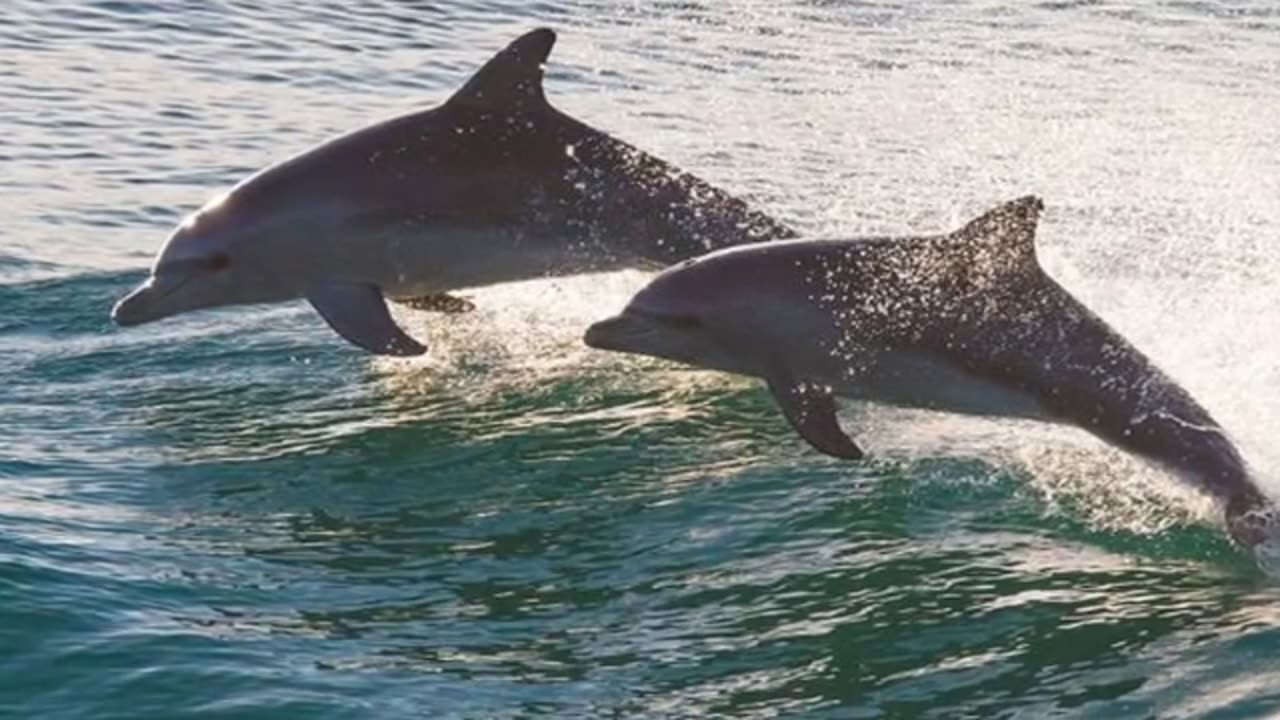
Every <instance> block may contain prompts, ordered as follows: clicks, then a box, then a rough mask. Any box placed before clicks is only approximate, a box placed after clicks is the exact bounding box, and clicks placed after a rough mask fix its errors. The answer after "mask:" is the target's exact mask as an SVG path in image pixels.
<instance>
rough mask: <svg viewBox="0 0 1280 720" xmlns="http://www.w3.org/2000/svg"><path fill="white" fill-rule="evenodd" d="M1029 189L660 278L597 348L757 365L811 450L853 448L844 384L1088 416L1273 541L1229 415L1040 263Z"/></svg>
mask: <svg viewBox="0 0 1280 720" xmlns="http://www.w3.org/2000/svg"><path fill="white" fill-rule="evenodd" d="M1042 209H1043V204H1042V203H1041V201H1040V200H1039V199H1038V198H1035V197H1024V198H1021V199H1018V200H1015V201H1013V202H1010V203H1007V204H1005V205H1002V206H1000V207H998V208H996V209H994V210H991V211H990V212H987V213H986V214H984V215H982V216H981V217H979V218H977V219H976V220H973V221H972V222H970V223H968V224H967V225H965V226H964V227H962V228H960V229H959V230H957V231H955V232H951V233H947V234H941V235H932V236H926V237H913V238H869V239H853V240H790V241H783V242H778V243H769V244H754V245H747V246H740V247H736V248H729V249H725V250H720V251H716V252H712V253H710V254H708V255H706V256H703V257H700V258H696V259H693V260H689V261H685V262H682V263H680V264H678V265H676V266H674V267H672V268H669V269H668V270H666V271H665V272H663V273H661V274H659V275H658V276H657V277H655V278H654V279H653V280H652V281H651V282H650V283H649V284H648V285H647V286H645V287H644V288H642V289H641V290H640V291H639V292H638V293H636V295H635V296H634V297H633V298H632V299H631V301H630V302H629V304H628V305H627V306H626V308H625V309H624V310H623V312H622V313H621V314H620V315H617V316H616V317H613V318H610V319H607V320H603V321H601V322H598V323H596V324H594V325H592V326H591V327H590V328H588V329H587V331H586V335H585V337H584V340H585V342H586V344H587V345H589V346H591V347H594V348H600V349H605V350H615V351H620V352H626V353H639V354H643V355H651V356H656V357H659V358H665V359H669V360H674V361H677V362H681V363H686V364H689V365H694V366H697V367H700V368H707V369H713V370H721V371H725V372H730V373H736V374H740V375H747V376H752V377H758V378H762V379H763V380H764V381H765V382H766V383H767V384H768V387H769V390H770V392H771V393H772V394H773V397H774V399H775V400H776V401H777V403H778V405H779V406H780V407H781V409H782V413H783V415H785V416H786V418H787V420H788V421H789V422H790V424H791V426H792V427H793V428H794V429H795V430H796V431H797V432H798V433H799V434H800V435H801V436H802V437H803V438H804V439H805V440H806V441H807V442H808V443H809V444H810V445H811V446H812V447H813V448H815V449H817V450H818V451H820V452H823V453H826V454H828V455H832V456H835V457H839V458H846V459H858V458H861V457H863V451H862V449H861V448H860V447H859V446H858V444H857V443H856V442H855V441H854V440H853V439H851V438H850V437H849V436H848V435H847V434H845V432H844V431H843V430H842V429H841V427H840V425H839V423H838V421H837V418H836V405H835V401H834V398H835V396H841V397H848V398H854V399H858V400H865V401H873V402H880V403H885V404H889V405H895V406H901V407H909V408H919V409H928V410H937V411H944V412H954V413H963V414H968V415H985V416H1001V417H1019V418H1031V419H1038V420H1043V421H1049V422H1057V423H1066V424H1071V425H1075V426H1078V427H1080V428H1083V429H1085V430H1086V431H1088V432H1090V433H1092V434H1094V435H1095V436H1097V437H1099V438H1101V439H1102V440H1103V441H1105V442H1107V443H1109V444H1111V445H1113V446H1115V447H1118V448H1121V449H1123V450H1126V451H1128V452H1130V453H1132V454H1134V455H1137V456H1139V457H1141V458H1143V459H1145V460H1147V461H1150V462H1152V463H1155V464H1157V465H1159V466H1163V467H1165V468H1168V469H1171V470H1172V471H1174V472H1175V473H1176V474H1177V475H1179V476H1181V477H1183V478H1186V479H1188V480H1189V481H1191V482H1192V483H1193V484H1194V485H1195V486H1197V487H1199V488H1200V489H1202V490H1204V491H1207V492H1208V493H1209V494H1211V495H1213V496H1214V497H1216V498H1217V499H1218V500H1219V501H1220V502H1221V503H1222V504H1223V505H1224V506H1225V514H1226V520H1227V528H1228V531H1229V533H1230V535H1231V537H1232V538H1234V539H1235V540H1236V541H1237V542H1238V543H1240V544H1242V545H1245V546H1254V545H1256V544H1257V543H1260V542H1262V541H1263V540H1265V539H1266V538H1267V536H1268V534H1269V531H1270V527H1271V526H1272V525H1273V523H1274V514H1275V513H1274V509H1273V506H1272V505H1271V503H1270V502H1269V501H1268V499H1267V498H1266V497H1265V496H1264V494H1263V493H1262V492H1261V490H1259V488H1258V487H1257V485H1255V484H1254V482H1253V481H1252V479H1251V475H1250V471H1249V468H1248V467H1247V465H1246V463H1245V461H1244V460H1243V459H1242V457H1241V455H1240V453H1239V452H1238V451H1237V449H1236V447H1235V446H1234V445H1233V444H1232V442H1231V440H1230V439H1229V438H1228V437H1227V435H1226V433H1225V432H1224V431H1223V429H1222V427H1221V426H1220V425H1219V424H1218V423H1217V422H1216V421H1215V420H1214V419H1213V417H1212V416H1210V414H1209V413H1208V411H1206V410H1205V409H1204V408H1203V407H1201V406H1200V405H1199V404H1198V403H1197V402H1196V401H1195V399H1193V398H1192V397H1191V395H1190V394H1188V393H1187V391H1186V390H1184V389H1183V388H1182V387H1180V386H1179V385H1178V384H1176V383H1175V382H1174V381H1173V380H1171V379H1170V378H1169V377H1168V376H1167V375H1165V374H1164V373H1163V372H1161V371H1160V370H1159V369H1158V368H1157V367H1156V366H1155V365H1154V364H1152V362H1151V361H1150V360H1149V359H1148V358H1147V357H1146V356H1145V355H1143V354H1142V353H1141V352H1139V351H1138V350H1137V349H1136V348H1134V347H1133V346H1132V345H1131V344H1130V343H1129V342H1127V341H1126V340H1125V339H1124V338H1123V337H1121V336H1120V335H1119V334H1118V333H1116V332H1115V331H1114V330H1112V329H1111V328H1110V327H1108V325H1107V324H1106V322H1104V321H1103V320H1102V319H1101V318H1099V317H1098V316H1097V315H1095V314H1094V313H1093V312H1091V311H1090V310H1089V309H1088V308H1086V307H1085V306H1084V305H1082V304H1081V303H1080V302H1078V301H1077V300H1076V299H1075V298H1073V297H1072V296H1071V294H1070V293H1068V292H1067V291H1066V290H1065V289H1064V288H1063V287H1062V286H1060V285H1059V284H1058V283H1056V282H1055V281H1054V280H1053V279H1052V278H1051V277H1049V276H1048V275H1047V274H1046V273H1045V272H1044V270H1043V269H1042V268H1041V266H1040V264H1039V262H1038V260H1037V258H1036V252H1035V230H1036V225H1037V223H1038V220H1039V216H1040V212H1041V211H1042Z"/></svg>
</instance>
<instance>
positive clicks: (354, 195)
mask: <svg viewBox="0 0 1280 720" xmlns="http://www.w3.org/2000/svg"><path fill="white" fill-rule="evenodd" d="M555 38H556V36H555V33H554V32H552V31H551V30H547V29H539V30H534V31H532V32H530V33H528V34H526V35H524V36H522V37H520V38H518V39H516V40H515V41H514V42H512V43H511V44H510V45H509V46H508V47H507V48H506V49H504V50H502V51H501V52H499V53H498V54H497V55H496V56H494V57H493V58H492V59H491V60H490V61H489V62H488V63H487V64H485V65H484V66H483V67H481V68H480V70H479V71H478V72H477V73H476V74H475V75H474V76H473V77H472V78H471V79H470V80H469V81H468V82H467V83H466V84H465V85H464V86H463V87H462V88H461V89H460V90H459V91H458V92H457V93H456V94H454V95H453V96H452V97H451V98H449V100H448V101H446V102H445V103H444V104H443V105H440V106H439V107H435V108H432V109H429V110H424V111H421V112H416V113H413V114H409V115H405V116H402V117H397V118H394V119H391V120H387V121H385V122H381V123H378V124H376V125H373V126H370V127H367V128H364V129H361V130H357V131H355V132H352V133H349V134H346V135H343V136H341V137H338V138H336V139H334V140H330V141H329V142H326V143H323V144H321V145H319V146H317V147H315V148H312V149H311V150H308V151H306V152H304V153H302V154H301V155H298V156H296V157H293V158H291V159H289V160H286V161H284V162H282V163H280V164H278V165H274V166H271V167H268V168H266V169H265V170H262V171H261V172H259V173H257V174H255V175H253V176H252V177H250V178H248V179H246V180H244V181H243V182H241V183H240V184H238V185H236V186H235V187H234V188H232V189H231V190H230V191H229V192H227V193H226V194H225V195H222V196H220V197H218V198H215V199H214V200H213V201H211V202H209V203H208V204H206V205H205V206H204V207H203V208H201V209H200V210H198V211H197V212H195V213H194V214H192V215H191V216H189V217H188V218H186V219H185V220H184V221H183V222H182V224H181V225H180V226H178V228H177V229H176V230H174V231H173V233H172V234H171V235H170V236H169V238H168V240H167V241H166V242H165V244H164V246H163V247H162V248H161V250H160V253H159V255H158V257H157V258H156V260H155V263H154V266H153V267H152V270H151V276H150V277H149V278H148V279H147V280H146V281H145V282H144V283H143V284H142V285H141V286H140V287H138V288H137V289H136V290H134V291H133V292H132V293H130V294H129V295H128V296H127V297H125V298H124V299H123V300H121V301H120V302H119V303H118V304H117V305H116V306H115V309H114V310H113V311H112V316H113V318H114V319H115V321H116V322H117V323H119V324H120V325H137V324H139V323H144V322H149V321H152V320H157V319H159V318H163V317H167V316H170V315H175V314H177V313H181V312H186V311H189V310H196V309H199V308H208V307H214V306H220V305H234V304H245V303H266V302H277V301H284V300H292V299H295V298H306V299H307V300H309V301H310V302H311V304H312V305H313V306H314V307H315V309H316V310H317V311H318V312H319V313H320V315H321V316H322V317H324V319H325V320H326V321H327V322H328V324H329V325H330V326H331V327H332V328H333V329H334V330H335V331H337V332H338V334H339V335H341V336H342V337H344V338H346V339H347V340H349V341H351V342H352V343H354V344H356V345H358V346H360V347H362V348H364V349H366V350H368V351H370V352H374V353H381V354H391V355H415V354H420V353H422V352H424V351H425V348H424V347H423V346H422V345H421V344H419V343H418V342H417V341H415V340H414V339H413V338H411V337H409V336H408V335H407V334H406V333H405V332H404V331H402V330H401V329H400V328H399V327H398V326H397V325H396V324H395V322H394V321H393V320H392V319H391V316H390V314H389V313H388V310H387V306H386V303H385V300H384V299H385V298H391V299H394V300H402V301H405V302H409V303H411V304H414V305H416V306H418V307H426V308H430V309H437V310H443V311H446V312H448V311H459V310H465V309H467V307H468V305H467V302H466V301H465V300H461V299H459V298H455V297H453V296H450V295H447V293H448V292H449V291H452V290H456V289H459V288H470V287H479V286H483V285H489V284H495V283H501V282H507V281H514V280H522V279H530V278H536V277H546V276H555V275H564V274H570V273H580V272H587V271H603V270H611V269H620V268H624V267H643V266H653V267H659V266H665V265H668V264H670V263H671V262H674V261H678V260H682V259H685V258H689V257H694V256H696V255H698V254H701V253H703V252H706V251H708V250H711V249H715V248H719V247H723V246H726V245H732V244H739V243H746V242H755V241H763V240H772V239H776V238H783V237H790V236H793V235H794V233H793V232H792V231H791V230H790V229H788V228H787V227H786V226H784V225H783V224H781V223H779V222H778V221H776V220H773V219H772V218H770V217H768V216H766V215H764V214H763V213H760V212H756V211H754V210H752V209H750V208H749V207H748V206H747V205H746V204H745V203H744V202H742V201H741V200H738V199H737V198H734V197H732V196H730V195H729V194H727V193H726V192H724V191H722V190H720V189H718V188H716V187H713V186H711V185H710V184H708V183H706V182H704V181H702V180H700V179H698V178H696V177H694V176H692V175H689V174H687V173H684V172H681V171H680V170H678V169H677V168H675V167H672V166H671V165H669V164H667V163H665V162H663V161H662V160H659V159H657V158H654V157H652V156H650V155H647V154H645V153H644V152H642V151H640V150H638V149H636V148H635V147H632V146H631V145H628V144H627V143H625V142H623V141H621V140H618V139H617V138H614V137H611V136H609V135H607V134H605V133H603V132H600V131H598V130H594V129H592V128H590V127H588V126H586V125H584V124H583V123H581V122H578V121H577V120H574V119H573V118H571V117H569V116H567V115H565V114H563V113H561V112H559V111H557V110H556V109H554V108H552V107H551V105H550V104H548V102H547V99H546V96H545V95H544V94H543V88H542V79H543V64H544V63H545V62H546V60H547V57H548V56H549V55H550V53H551V48H552V45H553V44H554V43H555Z"/></svg>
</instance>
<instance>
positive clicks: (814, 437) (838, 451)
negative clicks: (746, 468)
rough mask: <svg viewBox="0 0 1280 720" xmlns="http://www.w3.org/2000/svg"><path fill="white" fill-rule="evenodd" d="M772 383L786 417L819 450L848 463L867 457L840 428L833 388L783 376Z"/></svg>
mask: <svg viewBox="0 0 1280 720" xmlns="http://www.w3.org/2000/svg"><path fill="white" fill-rule="evenodd" d="M768 382H769V391H770V392H772V393H773V398H774V400H776V401H777V402H778V405H779V406H780V407H781V408H782V414H783V415H785V416H786V417H787V420H788V421H789V422H790V423H791V427H793V428H795V429H796V432H798V433H800V437H802V438H804V439H805V442H807V443H809V444H810V445H812V446H813V448H814V449H815V450H817V451H818V452H821V453H824V454H827V455H831V456H834V457H838V458H841V459H844V460H861V459H862V458H863V456H864V453H863V452H862V448H860V447H858V444H857V443H855V442H854V441H853V439H852V438H850V437H849V436H848V435H846V434H845V433H844V431H843V430H841V429H840V422H839V421H838V420H837V419H836V401H835V396H833V395H832V394H831V389H830V388H827V387H823V386H821V385H815V384H813V383H808V382H802V381H796V380H795V379H794V378H792V377H790V376H788V375H782V374H776V375H773V376H771V377H770V378H769V380H768Z"/></svg>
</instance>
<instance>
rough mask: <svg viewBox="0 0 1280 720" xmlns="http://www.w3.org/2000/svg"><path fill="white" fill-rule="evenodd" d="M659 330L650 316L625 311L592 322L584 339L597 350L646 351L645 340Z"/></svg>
mask: <svg viewBox="0 0 1280 720" xmlns="http://www.w3.org/2000/svg"><path fill="white" fill-rule="evenodd" d="M657 331H658V328H656V327H654V324H653V322H652V321H651V320H649V319H648V318H646V317H644V316H641V315H636V314H634V313H632V312H629V311H623V312H622V313H621V314H619V315H615V316H613V317H611V318H607V319H605V320H601V321H599V322H596V323H592V325H591V326H590V327H588V328H587V331H586V333H584V334H583V336H582V341H583V342H584V343H586V345H587V347H590V348H595V349H596V350H613V351H615V352H631V353H644V352H645V350H644V347H645V343H644V341H645V340H646V339H648V338H651V337H653V335H654V334H655V333H657Z"/></svg>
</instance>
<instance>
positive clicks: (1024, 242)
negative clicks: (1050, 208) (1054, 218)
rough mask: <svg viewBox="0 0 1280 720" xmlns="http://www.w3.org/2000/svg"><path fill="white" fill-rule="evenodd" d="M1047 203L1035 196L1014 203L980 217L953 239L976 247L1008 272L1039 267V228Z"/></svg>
mask: <svg viewBox="0 0 1280 720" xmlns="http://www.w3.org/2000/svg"><path fill="white" fill-rule="evenodd" d="M1043 210H1044V202H1043V201H1042V200H1040V198H1038V197H1036V196H1035V195H1027V196H1025V197H1020V198H1018V199H1017V200H1011V201H1009V202H1007V203H1005V204H1003V205H1001V206H999V207H997V208H995V209H993V210H989V211H987V212H985V213H983V214H982V215H980V216H979V217H978V218H977V219H976V220H973V221H971V222H969V223H968V224H966V225H965V226H964V227H962V228H960V229H959V230H957V231H956V232H955V233H954V235H953V237H955V238H956V239H958V240H960V241H962V242H965V243H969V244H972V245H974V246H975V249H977V250H978V251H979V252H980V254H981V255H983V256H986V257H987V258H989V259H991V260H997V259H998V260H999V262H997V263H996V266H998V267H999V266H1003V267H1007V268H1016V267H1026V266H1027V265H1028V264H1030V265H1031V266H1033V267H1034V266H1037V265H1038V263H1037V262H1036V225H1037V224H1038V223H1039V222H1040V213H1041V211H1043Z"/></svg>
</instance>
